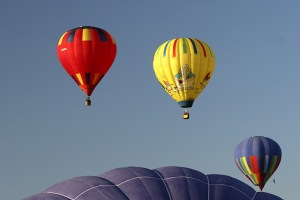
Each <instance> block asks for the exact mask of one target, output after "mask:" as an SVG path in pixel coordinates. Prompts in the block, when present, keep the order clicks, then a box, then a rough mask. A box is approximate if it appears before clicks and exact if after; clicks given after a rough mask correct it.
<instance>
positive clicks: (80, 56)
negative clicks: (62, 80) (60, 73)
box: [57, 26, 117, 105]
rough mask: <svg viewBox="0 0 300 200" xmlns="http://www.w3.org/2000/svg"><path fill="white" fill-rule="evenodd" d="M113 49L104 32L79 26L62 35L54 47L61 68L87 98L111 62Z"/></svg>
mask: <svg viewBox="0 0 300 200" xmlns="http://www.w3.org/2000/svg"><path fill="white" fill-rule="evenodd" d="M116 53H117V46H116V42H115V40H114V38H113V37H112V36H111V35H110V34H109V33H108V32H107V31H105V30H103V29H100V28H97V27H92V26H81V27H77V28H74V29H71V30H69V31H67V32H65V33H64V34H63V35H62V36H61V38H60V40H59V41H58V45H57V55H58V58H59V61H60V63H61V65H62V66H63V67H64V68H65V70H66V71H67V73H68V74H69V75H70V76H71V77H72V78H73V80H74V81H75V82H76V83H77V84H78V85H79V87H80V88H81V89H82V90H83V91H84V92H85V94H86V95H87V96H88V97H87V99H86V105H91V100H90V98H89V97H90V96H91V95H92V93H93V91H94V89H95V87H96V86H97V84H98V83H99V82H100V81H101V79H102V78H103V76H104V75H105V74H106V73H107V71H108V70H109V68H110V67H111V65H112V64H113V62H114V59H115V57H116Z"/></svg>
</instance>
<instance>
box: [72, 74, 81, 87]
mask: <svg viewBox="0 0 300 200" xmlns="http://www.w3.org/2000/svg"><path fill="white" fill-rule="evenodd" d="M71 77H72V79H73V80H74V81H75V82H76V83H77V85H80V84H79V83H78V81H77V80H76V78H75V77H74V76H73V75H72V76H71Z"/></svg>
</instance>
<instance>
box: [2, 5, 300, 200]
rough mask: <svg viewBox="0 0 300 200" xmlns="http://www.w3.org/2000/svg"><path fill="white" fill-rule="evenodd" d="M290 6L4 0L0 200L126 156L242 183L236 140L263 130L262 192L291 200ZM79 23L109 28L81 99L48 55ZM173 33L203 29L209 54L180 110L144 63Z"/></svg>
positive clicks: (294, 168) (294, 118) (295, 10)
mask: <svg viewBox="0 0 300 200" xmlns="http://www.w3.org/2000/svg"><path fill="white" fill-rule="evenodd" d="M299 8H300V2H299V1H297V0H294V1H293V0H290V1H282V0H264V1H262V0H252V1H244V0H229V1H222V0H216V1H203V0H191V1H180V0H172V1H171V0H169V1H162V0H152V1H138V0H135V1H134V0H132V1H127V3H125V1H121V0H118V1H117V0H116V1H113V0H111V1H104V0H88V1H81V0H72V1H71V0H69V1H67V0H65V1H62V0H51V1H41V0H26V1H21V0H19V1H17V0H15V1H2V3H1V6H0V66H1V67H0V72H1V73H0V74H1V79H0V83H1V86H2V90H1V91H2V95H1V99H0V121H1V125H0V191H1V192H0V199H6V200H18V199H22V198H24V197H27V196H29V195H32V194H35V193H38V192H41V191H42V190H44V189H46V188H48V187H50V186H52V185H54V184H55V183H58V182H61V181H63V180H66V179H69V178H72V177H75V176H84V175H98V174H100V173H103V172H105V171H108V170H111V169H114V168H118V167H127V166H139V167H146V168H150V169H154V168H158V167H163V166H182V167H189V168H193V169H196V170H198V171H201V172H203V173H204V174H226V175H229V176H232V177H234V178H238V179H239V180H242V181H243V182H245V183H247V184H249V185H251V183H250V182H249V181H248V180H247V179H246V178H245V177H244V176H243V175H242V174H241V172H240V171H239V170H238V168H237V167H236V166H235V163H234V159H233V153H234V148H235V146H236V145H237V144H238V143H239V142H240V141H241V140H244V139H246V138H248V137H250V136H253V135H263V136H266V137H270V138H272V139H273V140H275V141H276V142H277V143H279V145H280V146H281V148H282V154H283V158H282V161H281V165H280V166H279V168H278V170H277V171H276V172H275V174H274V175H273V177H272V178H275V179H276V184H274V183H273V182H272V181H270V182H268V183H267V184H266V186H265V188H264V191H265V192H269V193H272V194H275V195H277V196H279V197H281V198H283V199H287V200H298V199H299V196H300V190H299V178H300V172H299V169H300V157H299V153H300V150H299V145H300V123H299V120H300V114H299V110H300V104H299V102H300V90H299V86H300V79H299V76H300V67H299V66H300V50H299V49H300V37H299V36H300V22H299V19H300V12H299ZM83 25H90V26H97V27H100V28H103V29H105V30H107V31H109V32H110V33H111V34H112V35H113V36H114V38H115V40H116V42H117V48H118V53H117V57H116V60H115V62H114V64H113V65H112V67H111V69H110V71H109V72H108V73H107V74H106V76H105V77H104V78H103V79H102V81H101V83H100V84H99V85H98V87H97V88H96V90H95V91H94V93H93V96H92V106H91V107H86V106H84V100H85V95H84V93H83V92H82V91H81V90H80V89H79V87H78V86H77V85H76V84H75V83H74V81H73V80H72V79H71V78H70V77H69V76H68V75H67V73H66V72H65V71H64V69H63V68H62V67H61V65H60V63H59V61H58V58H57V54H56V45H57V42H58V40H59V38H60V36H61V35H62V34H63V33H64V32H65V31H67V30H69V29H72V28H75V27H78V26H83ZM175 37H195V38H198V39H200V40H203V41H205V42H206V43H207V44H208V45H209V46H210V47H211V48H212V49H213V51H214V53H215V56H216V68H215V73H214V75H213V77H212V79H211V81H210V83H209V84H208V86H207V87H206V88H205V90H204V92H203V93H202V94H201V95H200V96H199V97H198V99H197V100H196V102H195V103H194V106H193V108H192V109H191V110H190V113H191V118H190V119H189V120H183V119H182V118H181V115H182V109H181V108H180V107H179V106H178V105H177V103H176V102H174V101H173V100H172V99H171V98H170V97H169V96H168V95H167V93H165V91H164V90H163V89H162V87H161V86H160V85H159V83H158V81H157V80H156V77H155V75H154V72H153V66H152V58H153V53H154V51H155V50H156V48H157V47H158V46H159V45H160V44H162V43H163V42H165V41H166V40H169V39H173V38H175ZM253 187H254V186H253ZM254 188H255V189H256V190H257V191H258V188H256V187H254Z"/></svg>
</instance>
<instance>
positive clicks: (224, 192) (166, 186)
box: [23, 166, 282, 200]
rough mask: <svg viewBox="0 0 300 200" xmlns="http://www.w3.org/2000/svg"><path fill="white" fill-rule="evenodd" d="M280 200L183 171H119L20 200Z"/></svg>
mask: <svg viewBox="0 0 300 200" xmlns="http://www.w3.org/2000/svg"><path fill="white" fill-rule="evenodd" d="M71 199H74V200H75V199H76V200H129V199H130V200H171V199H172V200H192V199H195V200H196V199H197V200H198V199H209V200H233V199H234V200H236V199H238V200H249V199H252V200H282V199H281V198H279V197H277V196H275V195H273V194H270V193H266V192H255V190H254V189H253V188H251V187H250V186H249V185H247V184H245V183H243V182H241V181H239V180H237V179H235V178H232V177H230V176H226V175H221V174H210V175H205V174H203V173H201V172H199V171H197V170H194V169H190V168H185V167H176V166H170V167H161V168H157V169H154V170H150V169H147V168H143V167H121V168H117V169H113V170H110V171H107V172H104V173H102V174H100V175H99V176H80V177H74V178H71V179H68V180H65V181H63V182H61V183H57V184H55V185H53V186H51V187H50V188H48V189H46V190H44V191H43V192H41V193H38V194H35V195H32V196H30V197H27V198H25V199H23V200H71Z"/></svg>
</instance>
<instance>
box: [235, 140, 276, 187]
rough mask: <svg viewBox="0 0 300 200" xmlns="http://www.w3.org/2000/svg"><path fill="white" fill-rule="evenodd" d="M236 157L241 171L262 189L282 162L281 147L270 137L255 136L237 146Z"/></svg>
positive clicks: (236, 162)
mask: <svg viewBox="0 0 300 200" xmlns="http://www.w3.org/2000/svg"><path fill="white" fill-rule="evenodd" d="M234 159H235V164H236V165H237V167H238V168H239V169H240V171H241V172H242V173H243V174H244V175H245V176H246V177H247V178H248V179H249V180H250V181H251V182H252V183H253V184H254V185H255V186H259V188H260V190H262V189H263V187H264V185H265V184H266V183H267V181H268V180H269V178H270V177H271V176H272V174H273V173H274V172H275V171H276V169H277V168H278V166H279V164H280V161H281V148H280V146H279V145H278V144H277V143H276V142H275V141H274V140H272V139H270V138H267V137H263V136H253V137H250V138H248V139H246V140H243V141H242V142H240V143H239V144H238V145H237V146H236V148H235V151H234Z"/></svg>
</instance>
